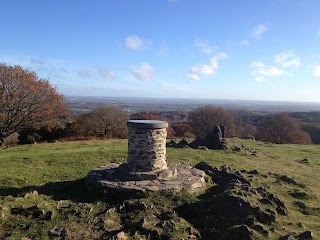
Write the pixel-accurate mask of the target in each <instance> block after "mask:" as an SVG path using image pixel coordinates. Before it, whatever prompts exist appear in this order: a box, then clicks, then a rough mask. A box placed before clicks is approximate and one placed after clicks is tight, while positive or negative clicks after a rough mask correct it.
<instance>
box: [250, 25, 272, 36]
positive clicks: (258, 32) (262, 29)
mask: <svg viewBox="0 0 320 240" xmlns="http://www.w3.org/2000/svg"><path fill="white" fill-rule="evenodd" d="M267 30H268V28H267V27H266V26H265V25H263V24H259V25H258V26H256V27H254V28H253V29H252V32H251V34H252V36H253V37H255V38H256V39H260V38H261V37H262V34H263V33H264V32H266V31H267Z"/></svg>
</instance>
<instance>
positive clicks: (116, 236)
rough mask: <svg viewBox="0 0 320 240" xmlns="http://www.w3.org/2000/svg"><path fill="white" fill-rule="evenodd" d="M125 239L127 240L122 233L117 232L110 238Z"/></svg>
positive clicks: (114, 239) (113, 239) (115, 239)
mask: <svg viewBox="0 0 320 240" xmlns="http://www.w3.org/2000/svg"><path fill="white" fill-rule="evenodd" d="M126 239H127V236H126V234H125V233H124V232H123V231H121V232H118V233H117V234H116V235H114V236H113V237H112V240H126Z"/></svg>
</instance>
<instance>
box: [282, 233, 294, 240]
mask: <svg viewBox="0 0 320 240" xmlns="http://www.w3.org/2000/svg"><path fill="white" fill-rule="evenodd" d="M279 240H295V237H294V234H292V233H290V234H288V235H285V236H282V237H280V238H279Z"/></svg>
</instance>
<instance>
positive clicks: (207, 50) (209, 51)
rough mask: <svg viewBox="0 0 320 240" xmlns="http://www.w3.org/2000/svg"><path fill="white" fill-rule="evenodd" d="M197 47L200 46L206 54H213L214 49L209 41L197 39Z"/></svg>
mask: <svg viewBox="0 0 320 240" xmlns="http://www.w3.org/2000/svg"><path fill="white" fill-rule="evenodd" d="M195 45H196V47H197V48H199V49H200V50H201V51H202V52H203V53H205V54H212V52H213V49H212V47H210V45H209V42H208V41H202V40H199V39H197V40H196V43H195Z"/></svg>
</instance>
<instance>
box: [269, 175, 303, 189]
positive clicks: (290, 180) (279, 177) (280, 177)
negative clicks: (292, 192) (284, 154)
mask: <svg viewBox="0 0 320 240" xmlns="http://www.w3.org/2000/svg"><path fill="white" fill-rule="evenodd" d="M271 174H272V175H274V176H275V177H276V179H277V180H278V181H279V182H284V183H287V184H290V185H294V186H299V187H301V188H305V185H304V184H303V183H298V182H297V181H296V180H294V179H293V178H290V177H288V176H287V175H281V174H277V173H271Z"/></svg>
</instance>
